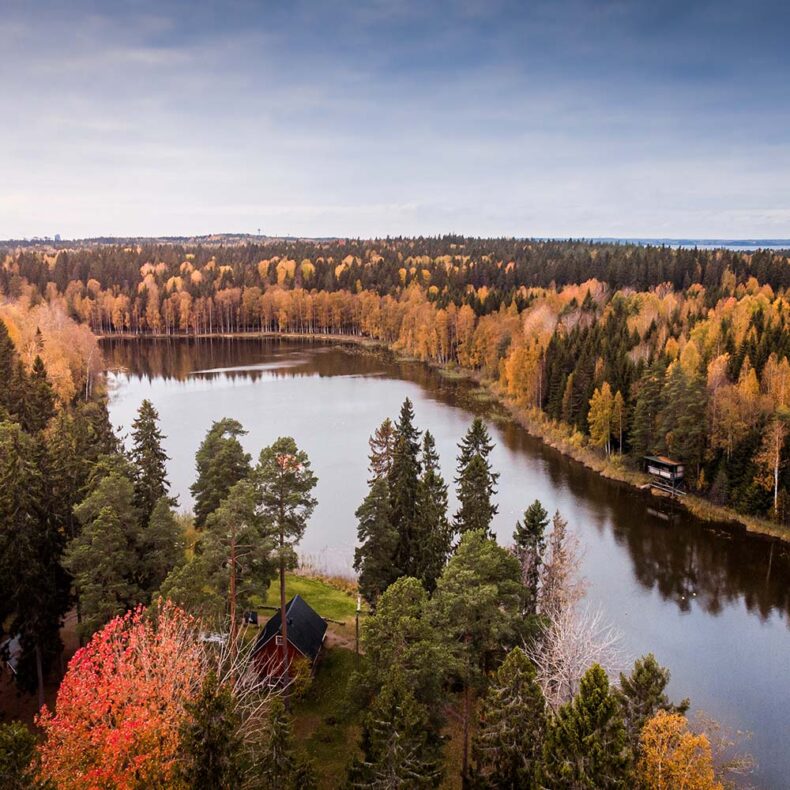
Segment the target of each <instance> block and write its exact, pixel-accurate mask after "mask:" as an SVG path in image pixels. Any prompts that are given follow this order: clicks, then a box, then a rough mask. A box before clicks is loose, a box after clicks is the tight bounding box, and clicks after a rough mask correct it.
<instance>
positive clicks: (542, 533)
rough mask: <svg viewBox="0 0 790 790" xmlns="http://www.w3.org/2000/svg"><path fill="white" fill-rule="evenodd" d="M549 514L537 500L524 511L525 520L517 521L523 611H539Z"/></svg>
mask: <svg viewBox="0 0 790 790" xmlns="http://www.w3.org/2000/svg"><path fill="white" fill-rule="evenodd" d="M548 525H549V514H548V513H547V512H546V511H545V509H544V508H543V505H541V503H540V501H539V500H537V499H536V500H535V501H534V502H533V503H532V504H531V505H530V506H529V507H528V508H527V509H526V511H524V521H523V522H521V521H517V522H516V529H515V531H514V532H513V540H514V542H515V548H516V556H517V557H518V559H519V562H520V563H521V583H522V584H523V585H524V607H523V613H524V614H527V615H532V614H535V613H536V612H537V606H538V587H539V584H540V574H541V568H542V566H543V555H544V553H545V551H546V527H548Z"/></svg>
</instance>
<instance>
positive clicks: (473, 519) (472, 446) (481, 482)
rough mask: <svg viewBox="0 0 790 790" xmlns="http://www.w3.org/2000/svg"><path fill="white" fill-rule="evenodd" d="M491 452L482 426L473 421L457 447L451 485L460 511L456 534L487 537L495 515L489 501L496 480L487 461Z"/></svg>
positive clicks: (486, 434) (497, 476) (486, 430)
mask: <svg viewBox="0 0 790 790" xmlns="http://www.w3.org/2000/svg"><path fill="white" fill-rule="evenodd" d="M493 448H494V445H493V442H492V441H491V437H490V436H489V434H488V429H487V428H486V426H485V423H484V422H483V421H482V420H481V419H480V418H479V417H475V419H474V420H473V422H472V424H471V426H470V427H469V430H468V431H467V432H466V435H465V436H464V438H463V439H462V440H461V443H460V444H459V445H458V450H459V452H458V467H457V470H458V474H457V477H456V478H455V483H456V491H457V496H458V502H459V505H460V507H459V508H458V512H457V513H456V514H455V519H454V526H455V529H456V530H457V531H458V532H460V533H464V532H470V531H473V530H479V529H482V530H485V532H486V533H488V534H489V535H490V534H491V520H492V519H493V518H494V516H495V515H496V514H497V506H496V505H495V504H494V502H493V498H494V496H495V494H496V483H497V480H498V479H499V475H498V474H497V473H495V472H493V471H492V470H491V464H490V463H489V460H488V456H489V455H490V454H491V450H493Z"/></svg>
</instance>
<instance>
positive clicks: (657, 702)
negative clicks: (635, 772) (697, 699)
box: [616, 653, 689, 751]
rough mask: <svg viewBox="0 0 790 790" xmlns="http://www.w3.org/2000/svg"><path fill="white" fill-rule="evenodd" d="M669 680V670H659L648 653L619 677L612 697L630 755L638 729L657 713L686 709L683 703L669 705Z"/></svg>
mask: <svg viewBox="0 0 790 790" xmlns="http://www.w3.org/2000/svg"><path fill="white" fill-rule="evenodd" d="M669 677H670V675H669V670H668V669H665V668H664V667H662V666H661V665H660V664H659V663H658V661H656V657H655V656H654V655H653V654H652V653H648V654H647V655H646V656H643V657H642V658H638V659H637V660H636V661H635V662H634V668H633V669H632V670H631V673H630V674H629V675H625V674H623V673H622V672H621V673H620V688H619V689H618V690H617V692H616V693H617V697H618V699H619V700H620V704H621V706H622V709H623V715H624V719H625V728H626V731H627V733H628V738H629V740H630V742H631V747H632V749H634V751H636V749H637V748H638V745H639V736H640V734H641V732H642V728H643V727H644V726H645V723H646V722H647V721H648V719H652V718H653V716H655V715H656V713H658V711H660V710H663V711H667V712H669V713H681V714H683V713H685V712H686V711H687V710H688V708H689V701H688V700H687V699H684V700H683V701H682V702H681V703H680V704H679V705H673V704H672V703H671V702H670V701H669V697H667V695H666V693H665V690H666V687H667V685H668V684H669Z"/></svg>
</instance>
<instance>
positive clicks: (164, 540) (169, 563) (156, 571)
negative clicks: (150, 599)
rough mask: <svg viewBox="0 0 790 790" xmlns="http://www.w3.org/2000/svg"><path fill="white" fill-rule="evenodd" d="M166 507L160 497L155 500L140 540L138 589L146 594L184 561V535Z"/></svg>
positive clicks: (163, 498)
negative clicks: (139, 582)
mask: <svg viewBox="0 0 790 790" xmlns="http://www.w3.org/2000/svg"><path fill="white" fill-rule="evenodd" d="M170 503H171V500H170V499H169V498H168V497H164V496H163V497H161V498H160V499H158V500H157V502H156V504H155V505H154V509H153V511H152V512H151V517H150V518H149V519H148V524H147V525H146V526H145V527H144V528H143V530H142V534H141V536H140V540H141V545H140V550H141V559H142V565H143V567H142V575H141V587H142V589H143V590H145V592H146V593H149V594H151V593H154V592H156V591H157V590H158V589H159V587H160V586H161V584H162V582H163V581H164V580H165V578H166V577H167V575H168V574H169V573H170V571H171V570H172V569H173V568H174V567H175V566H176V565H178V564H179V563H180V562H181V561H182V560H183V558H184V548H185V544H184V534H183V532H182V530H181V527H180V526H179V524H178V522H177V521H176V516H175V513H173V508H172V507H171V504H170Z"/></svg>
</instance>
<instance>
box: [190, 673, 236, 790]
mask: <svg viewBox="0 0 790 790" xmlns="http://www.w3.org/2000/svg"><path fill="white" fill-rule="evenodd" d="M186 713H187V718H186V719H185V721H184V723H183V725H182V727H181V752H182V755H183V756H182V776H181V778H182V781H183V782H184V784H185V785H186V787H188V788H193V789H194V790H203V788H209V787H211V788H218V789H219V788H226V787H227V788H231V787H240V786H241V784H242V776H243V771H244V742H243V739H242V738H241V735H240V733H239V728H240V726H241V717H240V716H239V714H238V712H237V710H236V705H235V701H234V699H233V693H232V691H231V690H230V688H229V687H228V686H227V685H224V684H223V685H221V684H220V683H219V682H218V681H217V676H216V674H215V673H214V672H210V673H209V674H208V675H207V676H206V679H205V680H204V681H203V686H202V687H201V689H200V693H199V694H198V696H197V698H196V699H195V700H194V701H193V702H187V703H186Z"/></svg>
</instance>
